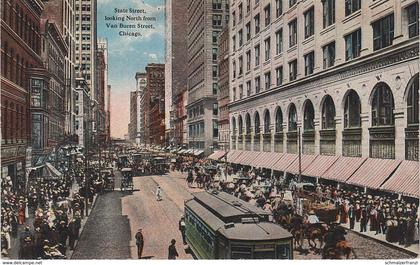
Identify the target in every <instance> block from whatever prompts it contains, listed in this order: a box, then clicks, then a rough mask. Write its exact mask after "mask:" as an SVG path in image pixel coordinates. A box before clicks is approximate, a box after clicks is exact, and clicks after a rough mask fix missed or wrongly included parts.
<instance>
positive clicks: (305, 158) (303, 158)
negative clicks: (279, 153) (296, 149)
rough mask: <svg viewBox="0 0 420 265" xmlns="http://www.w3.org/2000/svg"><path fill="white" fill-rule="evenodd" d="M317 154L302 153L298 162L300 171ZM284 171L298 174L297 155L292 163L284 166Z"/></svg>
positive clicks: (306, 166)
mask: <svg viewBox="0 0 420 265" xmlns="http://www.w3.org/2000/svg"><path fill="white" fill-rule="evenodd" d="M317 156H318V155H302V156H301V163H300V164H301V167H300V168H301V172H303V171H304V170H305V169H306V168H308V166H309V165H310V164H311V163H312V162H313V161H314V160H315V158H316V157H317ZM285 171H286V172H289V173H292V174H299V156H297V159H295V160H294V161H293V163H292V164H290V166H288V167H287V168H286V170H285Z"/></svg>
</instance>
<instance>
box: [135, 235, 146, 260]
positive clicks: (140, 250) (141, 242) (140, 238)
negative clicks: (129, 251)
mask: <svg viewBox="0 0 420 265" xmlns="http://www.w3.org/2000/svg"><path fill="white" fill-rule="evenodd" d="M135 238H136V245H137V257H138V258H139V259H141V256H142V254H143V246H144V237H143V233H142V229H141V228H139V230H138V231H137V233H136V236H135Z"/></svg>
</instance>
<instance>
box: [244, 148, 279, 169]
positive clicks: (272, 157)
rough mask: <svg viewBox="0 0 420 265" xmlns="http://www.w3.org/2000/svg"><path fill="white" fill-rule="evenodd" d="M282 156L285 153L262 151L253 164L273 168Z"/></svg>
mask: <svg viewBox="0 0 420 265" xmlns="http://www.w3.org/2000/svg"><path fill="white" fill-rule="evenodd" d="M282 156H283V153H272V152H261V153H260V154H259V155H258V157H257V158H256V159H255V160H254V161H253V162H252V164H251V166H253V167H261V168H268V169H271V168H273V166H274V164H275V163H276V162H277V161H279V160H280V158H281V157H282Z"/></svg>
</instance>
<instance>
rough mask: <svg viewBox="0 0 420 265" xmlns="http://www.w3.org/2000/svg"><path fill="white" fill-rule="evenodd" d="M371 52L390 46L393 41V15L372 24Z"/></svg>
mask: <svg viewBox="0 0 420 265" xmlns="http://www.w3.org/2000/svg"><path fill="white" fill-rule="evenodd" d="M372 27H373V50H374V51H376V50H379V49H382V48H385V47H387V46H389V45H392V40H393V39H394V14H391V15H389V16H386V17H384V18H382V19H380V20H378V21H376V22H375V23H373V24H372Z"/></svg>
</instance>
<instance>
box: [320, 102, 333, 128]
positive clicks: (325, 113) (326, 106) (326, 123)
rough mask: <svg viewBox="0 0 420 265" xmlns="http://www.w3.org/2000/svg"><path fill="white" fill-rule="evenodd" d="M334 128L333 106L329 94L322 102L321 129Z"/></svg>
mask: <svg viewBox="0 0 420 265" xmlns="http://www.w3.org/2000/svg"><path fill="white" fill-rule="evenodd" d="M334 128H335V106H334V101H333V99H332V98H331V96H326V98H325V100H324V103H323V104H322V129H324V130H325V129H334Z"/></svg>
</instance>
